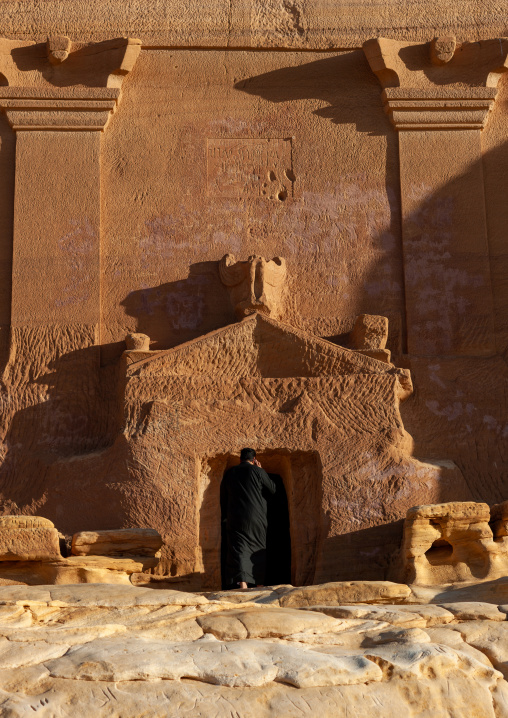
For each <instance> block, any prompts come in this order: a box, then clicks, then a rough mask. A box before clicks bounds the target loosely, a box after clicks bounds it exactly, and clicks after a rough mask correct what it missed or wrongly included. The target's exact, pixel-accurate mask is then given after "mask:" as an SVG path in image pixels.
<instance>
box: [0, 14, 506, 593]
mask: <svg viewBox="0 0 508 718" xmlns="http://www.w3.org/2000/svg"><path fill="white" fill-rule="evenodd" d="M26 4H27V9H26V13H27V14H26V15H23V18H22V19H20V20H19V23H20V25H19V26H16V27H14V26H13V25H12V23H11V24H9V23H8V22H7V18H8V17H10V16H7V15H6V14H5V13H6V12H7V10H6V8H7V6H8V5H9V2H4V3H3V4H2V7H1V8H0V21H2V19H3V22H5V23H6V29H5V32H4V34H5V35H8V36H9V39H2V40H1V42H0V73H1V75H2V77H1V86H0V107H1V108H2V110H3V112H4V113H5V117H4V121H3V123H2V124H1V125H0V140H1V147H0V182H1V183H3V184H2V185H1V186H2V188H3V192H2V193H1V197H2V200H1V201H2V203H3V204H2V210H3V211H4V216H5V218H6V219H5V222H4V223H3V224H2V227H1V228H0V252H1V257H0V258H1V261H2V265H1V266H2V272H3V274H2V277H3V281H2V287H3V289H2V293H1V295H0V348H1V350H2V357H1V358H2V362H3V374H2V385H1V392H0V399H1V408H2V412H1V426H0V431H1V444H0V499H1V502H2V503H1V508H0V512H1V513H3V514H6V515H7V514H8V515H10V514H20V515H22V516H24V515H28V514H30V515H32V514H34V515H35V514H37V515H39V514H40V515H43V516H44V517H46V518H47V519H48V520H49V521H51V522H53V523H54V524H55V525H57V526H59V527H60V528H61V530H62V531H63V532H64V533H65V535H66V536H67V537H70V536H72V535H73V534H75V533H76V531H78V530H80V531H103V530H118V529H121V528H122V527H125V526H133V527H140V528H143V527H146V526H154V527H155V529H156V530H157V531H158V532H159V533H160V534H161V535H162V537H163V540H164V546H163V547H162V559H161V564H160V571H161V572H166V573H168V572H169V573H172V574H173V575H174V577H182V578H183V577H191V578H192V579H193V580H195V581H196V583H197V584H198V585H202V586H207V587H209V588H217V587H218V586H219V585H220V570H219V565H220V517H219V515H218V487H219V482H220V477H221V475H222V472H223V470H224V469H225V468H226V467H227V466H228V465H229V464H230V463H231V462H233V461H234V460H235V456H237V454H238V451H239V449H240V448H241V447H242V446H243V445H246V444H247V445H254V446H255V447H256V448H257V449H258V450H259V452H260V455H261V458H262V461H263V462H264V464H265V465H266V467H267V468H269V469H270V470H271V472H272V473H275V474H278V475H279V476H280V477H281V481H282V483H283V485H284V489H285V494H286V495H287V500H288V511H289V523H290V528H289V532H290V540H291V544H292V556H293V559H292V565H291V567H290V569H291V578H292V580H293V582H294V583H309V582H312V581H325V580H332V579H338V578H344V579H346V578H365V579H384V578H386V576H387V575H388V573H389V572H390V571H391V570H392V569H393V566H392V561H393V556H394V554H395V553H396V551H397V549H398V547H399V544H400V539H401V535H402V520H403V518H404V516H405V514H406V511H407V510H408V509H409V508H410V507H411V506H414V505H416V504H418V505H427V504H429V503H442V502H444V501H446V502H448V501H451V502H458V501H473V502H474V501H476V500H479V499H484V500H485V501H488V503H489V504H493V503H495V502H500V501H502V500H503V499H505V497H506V478H507V477H506V415H507V411H506V397H505V391H504V389H505V386H506V380H507V377H508V372H507V366H506V361H505V359H506V352H507V348H508V323H507V321H506V319H505V316H506V307H507V306H508V293H507V284H506V272H507V271H508V262H507V258H506V248H505V228H506V217H505V215H504V209H503V208H504V206H505V204H506V203H505V201H504V199H505V198H504V194H503V192H504V190H503V184H502V182H500V181H499V180H498V178H499V177H503V176H504V174H505V171H506V167H505V165H506V152H504V150H503V143H504V141H505V139H504V138H505V137H506V136H507V132H508V115H507V113H506V112H505V106H504V105H503V103H502V102H500V101H499V100H498V97H499V96H501V95H502V94H503V92H504V91H505V89H504V83H503V82H501V81H500V80H501V77H502V75H503V74H504V73H505V70H506V56H507V52H508V46H507V43H506V40H505V39H503V38H502V37H501V38H497V37H496V33H498V32H500V28H497V26H496V27H493V26H492V24H489V25H488V27H485V33H484V37H491V38H492V39H490V40H484V39H482V37H481V36H480V35H479V34H478V33H479V32H480V30H479V29H478V28H480V29H482V26H481V23H480V21H479V20H478V18H477V17H476V16H475V18H474V22H472V21H471V22H470V24H469V25H468V27H469V29H470V31H471V34H472V41H471V42H465V41H463V40H461V39H460V38H458V39H457V38H454V37H453V33H452V32H451V31H450V32H448V31H446V34H445V35H443V37H438V38H437V39H432V35H433V33H434V30H433V29H432V32H430V31H428V28H422V27H421V26H420V25H419V24H418V23H416V25H415V27H416V26H417V29H415V36H414V37H412V38H408V39H403V35H404V33H405V32H408V31H407V30H404V33H402V35H400V36H399V39H398V40H388V39H386V38H382V37H377V35H378V34H379V32H378V30H376V29H375V27H374V25H373V24H372V23H371V18H368V19H365V22H366V23H367V24H365V25H362V28H363V27H369V28H370V30H369V32H368V34H367V35H365V32H364V30H362V31H360V30H356V31H353V30H352V29H351V28H353V27H356V25H355V23H354V22H353V23H352V24H351V27H349V26H348V27H347V28H346V27H345V26H344V27H343V28H342V30H341V32H343V36H341V35H340V33H339V34H337V32H336V30H333V29H332V30H330V29H329V28H328V26H327V28H328V29H327V30H326V32H325V31H324V30H323V31H322V32H321V31H319V32H317V34H316V32H315V28H314V29H313V25H312V22H313V20H312V18H310V17H309V16H307V15H306V12H307V11H305V12H304V10H303V9H302V10H301V11H300V10H298V12H296V11H295V12H292V11H290V12H288V11H286V10H284V11H283V13H282V16H281V13H280V12H279V11H278V10H277V8H275V7H272V5H273V3H272V4H268V6H267V7H266V8H263V10H262V11H261V10H260V9H259V8H257V6H256V7H255V8H254V9H253V11H252V14H251V15H249V14H248V13H247V14H245V13H237V12H232V13H231V15H232V16H231V18H230V21H228V22H227V23H226V26H225V27H224V26H222V25H221V20H220V18H221V17H222V15H223V14H222V13H218V18H219V19H218V20H217V22H218V25H217V27H216V28H215V29H216V33H217V34H216V35H214V38H213V42H212V41H211V39H210V38H211V35H210V34H207V32H208V31H206V32H205V31H204V30H203V32H204V35H203V36H201V35H199V33H198V32H197V31H196V32H189V27H187V28H186V29H185V30H182V28H180V30H178V29H176V27H177V24H178V23H179V22H181V13H176V15H177V16H178V17H175V18H174V19H175V30H174V31H173V30H168V29H167V28H166V20H165V19H164V21H163V19H161V15H160V13H161V12H162V11H161V10H160V7H158V6H157V7H155V5H154V7H153V8H151V9H152V10H153V13H154V17H155V20H154V23H153V25H150V27H146V26H144V25H142V23H141V24H140V26H139V29H140V34H141V35H142V37H141V38H140V39H139V40H135V39H132V38H131V39H129V38H126V37H123V35H126V34H127V29H130V27H131V26H132V27H137V25H138V24H139V22H140V21H139V19H137V20H135V21H132V22H131V20H127V19H126V15H125V14H122V13H124V10H125V13H127V15H129V12H130V10H128V9H122V10H120V9H119V6H117V5H115V8H116V10H114V12H113V11H112V12H113V16H112V18H111V19H108V21H107V22H106V20H104V19H102V20H100V19H99V20H98V21H97V26H94V27H96V30H94V36H93V37H91V35H90V32H88V31H86V27H85V26H86V22H84V21H83V16H81V15H80V12H81V11H78V10H77V11H76V12H77V16H74V15H72V17H71V16H70V17H69V18H68V23H66V24H65V27H62V26H61V22H60V20H58V19H57V18H55V17H54V16H53V17H52V16H51V10H50V9H48V8H49V6H50V5H51V4H50V3H48V4H47V5H48V8H46V4H44V5H45V7H44V8H39V7H37V8H36V9H34V8H33V7H32V6H31V3H30V2H29V3H26ZM71 4H72V3H71ZM113 4H114V3H113ZM28 5H30V8H29V7H28ZM76 7H77V6H76ZM281 12H282V11H281ZM309 12H310V11H309ZM344 12H345V13H346V11H344ZM348 12H349V11H348ZM372 12H373V17H374V16H375V17H378V18H379V17H381V16H380V15H379V14H376V13H377V11H374V9H373V11H372ZM394 12H396V11H395V10H394ZM397 12H398V11H397ZM432 12H434V11H432ZM34 13H35V14H34ZM48 13H49V15H48ZM115 13H117V14H115ZM118 13H120V15H119V14H118ZM182 13H183V14H184V15H185V16H186V17H187V15H186V13H187V10H183V11H182ZM346 14H347V13H346ZM18 15H19V13H18ZM147 15H148V16H150V17H151V15H150V13H147ZM247 15H249V17H251V21H250V22H251V26H250V27H249V28H248V29H246V28H245V27H244V26H243V24H242V23H245V18H246V17H247ZM318 15H319V13H318ZM381 15H382V13H381ZM78 16H79V17H81V20H80V19H79V17H78ZM233 16H234V17H233ZM324 16H326V13H325V15H323V17H324ZM12 17H14V15H12ZM76 17H78V19H76ZM129 17H130V15H129ZM349 17H351V16H349ZM426 17H427V16H426ZM433 17H434V15H433ZM122 18H123V19H122ZM270 18H271V19H270ZM131 19H132V18H131ZM272 20H273V22H272ZM194 21H195V22H196V23H198V22H201V18H193V22H194ZM9 22H11V21H9ZM16 22H18V20H17V21H16ZM316 22H317V21H316ZM340 22H341V19H339V18H334V20H333V23H332V24H334V23H339V24H340ZM372 22H374V21H373V20H372ZM380 22H381V21H380ZM24 23H26V24H25V25H24ZM235 23H238V25H235ZM369 23H371V24H369ZM7 25H8V27H7ZM127 25H128V26H129V27H128V28H127ZM22 26H23V27H22ZM36 26H37V27H38V28H39V29H40V32H43V31H44V32H43V35H41V36H37V37H35V36H34V37H32V33H33V28H34V27H36ZM233 26H234V27H233ZM407 26H408V23H407V18H406V17H405V16H404V21H403V24H402V27H404V28H407ZM434 26H437V25H435V24H433V25H432V28H434ZM155 27H157V28H160V31H159V30H158V31H155V30H154V29H153V28H155ZM214 27H215V26H214ZM112 28H118V30H119V31H118V32H116V31H115V32H114V33H113V31H112ZM164 28H166V29H164ZM270 28H276V30H275V29H274V30H273V32H272V31H271V30H270ZM0 29H1V26H0ZM378 29H379V28H378ZM321 30H322V29H321ZM173 32H174V33H175V34H174V35H171V33H173ZM64 33H65V34H64ZM157 33H159V34H157ZM178 33H180V34H178ZM235 33H236V34H235ZM114 34H115V35H118V38H117V39H111V36H112V35H114ZM170 35H171V37H170ZM473 35H474V36H473ZM189 37H190V38H191V44H192V43H195V47H194V50H191V49H190V46H189V45H188V43H189ZM340 37H342V40H341V41H340V42H339V39H340ZM27 38H32V39H27ZM79 38H82V41H80V39H79ZM203 38H204V39H203ZM234 38H236V39H234ZM330 38H332V39H330ZM333 38H334V39H333ZM230 40H231V41H232V42H233V44H231V42H230ZM330 42H332V45H330ZM207 43H212V45H211V46H213V47H214V48H215V49H214V50H213V51H211V50H210V48H208V50H207V49H206V48H207V47H208V44H207ZM217 43H219V44H217ZM235 43H236V44H235ZM362 45H363V52H362V51H361V50H355V51H349V50H348V51H344V50H341V49H340V48H345V47H357V48H359V47H361V46H362ZM211 46H210V47H211ZM249 46H252V47H258V48H259V47H261V48H263V49H265V50H267V49H269V48H274V47H275V48H276V50H277V51H276V52H275V51H274V52H273V53H270V52H268V53H264V52H263V53H245V52H244V51H245V48H246V47H249ZM186 47H187V49H185V48H186ZM217 47H221V48H226V47H227V48H228V50H227V51H226V52H225V53H224V63H222V62H217V57H218V53H217ZM154 48H155V50H154ZM175 48H179V49H175ZM196 48H199V49H197V50H196ZM204 48H205V49H204ZM288 48H292V49H293V50H295V53H294V54H293V53H286V54H285V53H281V52H279V51H280V50H287V49H288ZM333 48H335V49H336V51H334V52H330V49H333ZM297 50H323V51H324V50H326V52H324V53H323V56H322V57H319V58H318V57H316V56H314V55H313V54H312V53H298V52H296V51H297ZM200 53H203V54H200ZM205 55H206V58H205ZM212 58H213V59H212ZM246 58H247V59H246ZM247 60H248V61H247ZM204 62H205V65H206V71H203V67H205V65H204V64H203V63H204ZM372 73H374V75H375V76H376V77H377V78H378V80H379V82H380V84H381V86H382V87H379V86H378V87H376V83H377V80H376V79H375V78H374V75H373V74H372ZM383 107H384V112H385V113H386V114H383ZM225 108H226V109H225ZM220 257H223V259H222V260H220ZM246 257H247V258H248V259H247V260H245V258H246ZM271 257H273V259H269V258H271ZM237 260H238V261H237ZM126 337H127V339H126ZM397 367H402V368H397ZM412 384H413V385H414V386H415V388H416V391H414V392H413V393H411V389H412ZM403 399H405V400H406V401H405V403H404V404H402V405H400V404H401V402H402V400H403ZM404 427H405V428H404ZM411 437H413V439H414V444H413V439H411ZM416 457H419V458H416ZM424 457H430V458H429V459H426V458H424ZM501 515H502V516H504V514H501ZM415 520H416V519H415ZM418 520H421V521H423V522H428V521H430V518H429V517H426V516H419V517H418ZM436 520H437V519H436ZM454 520H455V519H454ZM503 520H504V519H503V518H500V519H499V521H500V522H501V524H502V522H503ZM445 524H446V525H445ZM452 524H453V521H452V523H451V524H450V521H449V520H448V519H447V520H446V521H445V519H444V518H442V525H441V524H440V526H441V528H440V529H439V531H441V533H442V536H444V535H445V534H446V533H447V532H448V533H449V532H451V533H450V537H451V539H453V540H454V541H455V540H456V536H455V534H454V533H453V532H454V531H455V529H453V525H452ZM501 524H500V525H501ZM415 525H416V524H415ZM429 525H430V524H429ZM436 525H437V524H433V526H434V528H433V529H432V531H434V532H435V531H437V529H436ZM450 526H451V527H452V528H450ZM427 529H428V526H427ZM452 529H453V530H452ZM0 530H3V529H1V527H0ZM12 530H13V531H14V529H12ZM16 530H17V531H20V532H22V531H25V529H24V528H22V527H20V528H18V529H16ZM40 530H41V531H45V532H46V531H47V532H48V533H47V534H46V533H45V534H44V535H45V536H46V539H47V547H46V548H47V552H46V553H45V554H44V555H45V556H50V555H51V551H52V550H53V549H52V548H51V546H53V545H54V539H55V534H54V533H52V532H53V531H54V529H53V528H52V527H48V528H41V529H40ZM429 530H430V529H429ZM458 530H459V529H457V531H458ZM460 530H462V529H460ZM500 530H502V529H500ZM432 531H431V532H430V533H432ZM466 533H467V532H466ZM21 535H22V534H19V537H21ZM23 535H24V534H23ZM447 535H448V534H447ZM466 538H467V536H466ZM469 538H471V537H469ZM469 538H467V541H469ZM501 538H502V537H501ZM20 540H21V539H20ZM436 540H443V541H445V540H448V539H446V538H441V539H436ZM482 540H483V539H482ZM485 540H486V541H487V540H490V539H488V538H487V537H485ZM471 541H472V538H471ZM410 543H411V542H410ZM473 543H474V542H473ZM83 545H85V544H83ZM13 546H14V545H11V544H9V542H8V541H6V543H5V551H4V553H3V555H4V556H9V555H11V556H16V557H17V558H21V557H22V556H27V557H30V556H32V555H33V554H32V553H31V549H30V547H29V546H28V544H27V545H26V547H25V549H23V550H21V543H20V544H19V546H20V549H19V551H20V552H19V553H18V554H16V552H15V550H14V548H13ZM411 546H412V548H415V547H414V546H413V544H411ZM422 546H423V544H422ZM435 549H436V551H438V550H440V549H439V545H438V546H436V547H435ZM415 550H416V549H415ZM428 550H429V549H425V551H424V553H426V552H427V551H428ZM457 550H458V549H457ZM74 558H75V559H78V558H79V557H74ZM413 558H415V560H416V556H413ZM67 560H69V561H72V560H74V559H73V557H70V558H69V559H67ZM119 560H120V559H119ZM12 563H13V564H14V563H16V561H15V560H13V561H12ZM75 563H77V561H75ZM422 565H423V564H422ZM412 570H413V569H412ZM419 570H420V568H418V569H416V568H414V571H416V572H417V571H419ZM421 570H423V568H421ZM426 570H427V569H426ZM428 570H429V571H430V573H432V570H431V569H428ZM489 570H490V569H489ZM443 571H445V569H443ZM446 571H449V572H451V573H450V575H454V576H455V577H456V578H463V575H462V574H460V571H461V569H459V568H453V569H446ZM453 571H456V574H453ZM429 575H430V574H429ZM464 575H465V574H464ZM191 578H189V580H191Z"/></svg>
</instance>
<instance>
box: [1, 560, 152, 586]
mask: <svg viewBox="0 0 508 718" xmlns="http://www.w3.org/2000/svg"><path fill="white" fill-rule="evenodd" d="M55 559H56V560H55ZM157 564H158V559H157V558H155V557H149V556H130V557H129V558H127V557H124V558H120V557H115V556H69V557H68V558H62V557H61V556H60V557H58V558H56V557H53V558H52V559H50V558H49V557H47V558H46V560H43V561H36V560H29V561H14V560H13V561H9V562H5V563H0V577H3V578H6V579H10V580H18V581H19V582H21V583H25V584H28V585H37V584H49V583H54V584H59V583H64V584H67V583H123V584H126V585H130V576H131V575H132V574H133V573H138V572H139V571H146V570H148V569H153V568H155V567H156V566H157Z"/></svg>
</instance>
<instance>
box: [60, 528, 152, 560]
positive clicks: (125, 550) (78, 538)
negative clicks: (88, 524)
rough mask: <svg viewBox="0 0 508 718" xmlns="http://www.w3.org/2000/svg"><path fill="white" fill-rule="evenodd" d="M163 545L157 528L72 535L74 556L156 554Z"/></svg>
mask: <svg viewBox="0 0 508 718" xmlns="http://www.w3.org/2000/svg"><path fill="white" fill-rule="evenodd" d="M161 546H162V538H161V536H160V534H159V533H158V532H157V531H155V529H117V530H114V531H80V532H79V533H77V534H74V536H73V537H72V553H73V554H74V556H89V555H93V556H122V555H124V554H128V555H129V556H156V555H157V552H158V551H159V549H160V547H161Z"/></svg>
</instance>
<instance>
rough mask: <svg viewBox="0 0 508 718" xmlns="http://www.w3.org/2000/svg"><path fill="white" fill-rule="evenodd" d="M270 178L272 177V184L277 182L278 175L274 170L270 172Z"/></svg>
mask: <svg viewBox="0 0 508 718" xmlns="http://www.w3.org/2000/svg"><path fill="white" fill-rule="evenodd" d="M269 177H270V182H275V180H276V179H277V175H276V174H275V172H274V171H273V170H270V174H269Z"/></svg>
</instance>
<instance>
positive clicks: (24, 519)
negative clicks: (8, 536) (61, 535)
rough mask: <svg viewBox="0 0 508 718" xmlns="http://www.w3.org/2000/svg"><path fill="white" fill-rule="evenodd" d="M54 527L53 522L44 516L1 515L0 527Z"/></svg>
mask: <svg viewBox="0 0 508 718" xmlns="http://www.w3.org/2000/svg"><path fill="white" fill-rule="evenodd" d="M4 528H16V529H39V528H45V529H53V528H55V527H54V525H53V523H52V522H51V521H50V520H49V519H45V518H44V517H43V516H16V515H14V516H9V515H7V516H0V529H4Z"/></svg>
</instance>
